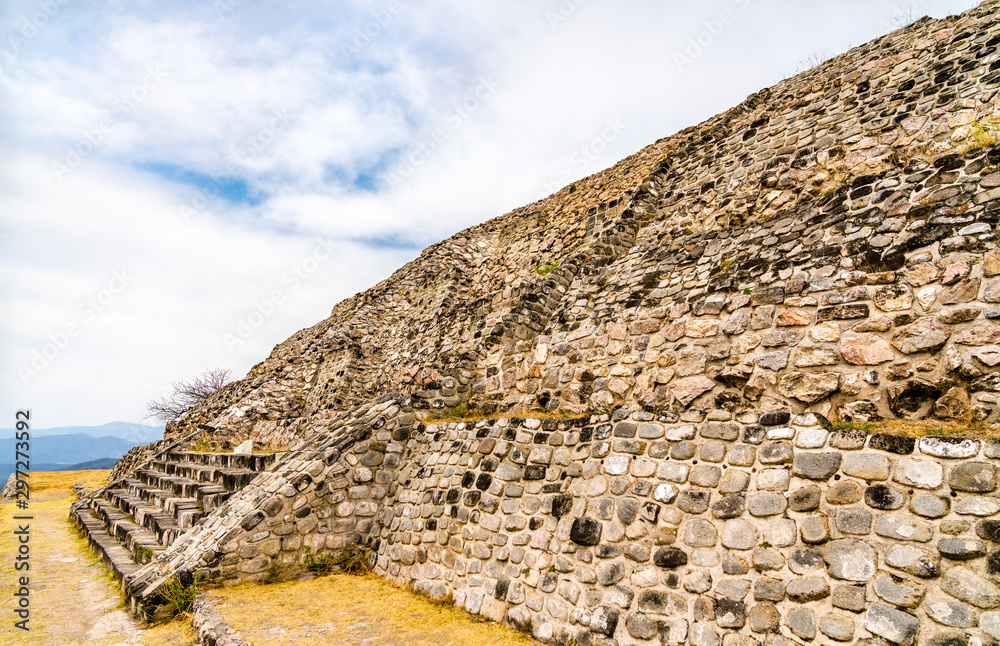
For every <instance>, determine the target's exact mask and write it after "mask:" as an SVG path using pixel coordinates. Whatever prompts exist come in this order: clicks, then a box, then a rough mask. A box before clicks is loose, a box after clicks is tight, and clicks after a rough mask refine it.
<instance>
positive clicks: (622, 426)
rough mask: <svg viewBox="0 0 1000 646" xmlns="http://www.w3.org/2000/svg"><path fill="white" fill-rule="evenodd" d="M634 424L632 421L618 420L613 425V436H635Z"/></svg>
mask: <svg viewBox="0 0 1000 646" xmlns="http://www.w3.org/2000/svg"><path fill="white" fill-rule="evenodd" d="M635 429H636V425H635V424H633V423H632V422H618V423H617V424H616V425H615V437H635Z"/></svg>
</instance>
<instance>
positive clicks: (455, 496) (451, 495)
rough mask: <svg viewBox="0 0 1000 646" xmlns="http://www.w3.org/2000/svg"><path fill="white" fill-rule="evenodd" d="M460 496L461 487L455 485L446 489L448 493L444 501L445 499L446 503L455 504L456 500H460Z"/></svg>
mask: <svg viewBox="0 0 1000 646" xmlns="http://www.w3.org/2000/svg"><path fill="white" fill-rule="evenodd" d="M461 498H462V490H461V489H459V488H458V487H455V488H454V489H449V490H448V495H447V497H446V498H445V501H446V502H447V503H448V504H449V505H454V504H455V503H456V502H458V501H459V500H460V499H461Z"/></svg>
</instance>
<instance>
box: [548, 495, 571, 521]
mask: <svg viewBox="0 0 1000 646" xmlns="http://www.w3.org/2000/svg"><path fill="white" fill-rule="evenodd" d="M572 508H573V498H572V497H570V496H565V495H560V496H553V497H552V515H553V516H555V517H556V518H562V517H563V516H565V515H566V514H568V513H569V510H570V509H572Z"/></svg>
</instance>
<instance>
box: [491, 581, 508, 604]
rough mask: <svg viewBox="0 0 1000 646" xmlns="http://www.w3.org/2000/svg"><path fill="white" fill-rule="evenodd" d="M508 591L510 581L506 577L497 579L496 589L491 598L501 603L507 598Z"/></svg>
mask: <svg viewBox="0 0 1000 646" xmlns="http://www.w3.org/2000/svg"><path fill="white" fill-rule="evenodd" d="M508 589H510V579H508V578H506V577H500V578H499V579H497V587H496V589H495V590H494V591H493V598H494V599H499V600H500V601H503V600H504V599H505V598H507V590H508Z"/></svg>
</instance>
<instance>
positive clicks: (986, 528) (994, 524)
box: [976, 520, 1000, 543]
mask: <svg viewBox="0 0 1000 646" xmlns="http://www.w3.org/2000/svg"><path fill="white" fill-rule="evenodd" d="M976 534H977V535H978V536H979V538H981V539H983V540H987V541H992V542H994V543H1000V520H984V521H983V522H981V523H979V524H978V525H976Z"/></svg>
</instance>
